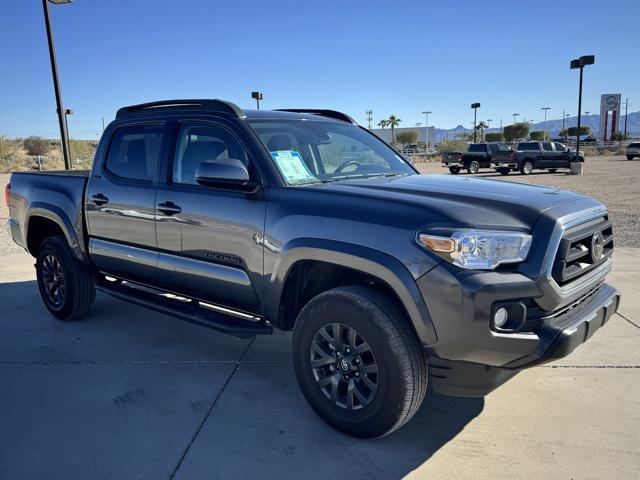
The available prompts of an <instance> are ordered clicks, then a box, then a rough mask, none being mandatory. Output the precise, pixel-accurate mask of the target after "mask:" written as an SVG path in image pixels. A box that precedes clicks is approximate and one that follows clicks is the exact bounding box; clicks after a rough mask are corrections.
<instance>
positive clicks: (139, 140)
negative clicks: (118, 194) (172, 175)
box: [105, 125, 163, 182]
mask: <svg viewBox="0 0 640 480" xmlns="http://www.w3.org/2000/svg"><path fill="white" fill-rule="evenodd" d="M162 129H163V127H162V126H161V125H136V126H131V127H122V128H119V129H118V130H116V132H115V134H114V135H113V138H112V140H111V145H110V146H109V154H108V155H107V161H106V165H105V166H106V169H107V170H108V171H109V172H111V173H113V174H114V175H116V176H118V177H120V178H125V179H129V180H139V181H147V182H151V181H153V179H154V178H155V175H156V171H157V169H158V157H159V154H160V144H161V141H162Z"/></svg>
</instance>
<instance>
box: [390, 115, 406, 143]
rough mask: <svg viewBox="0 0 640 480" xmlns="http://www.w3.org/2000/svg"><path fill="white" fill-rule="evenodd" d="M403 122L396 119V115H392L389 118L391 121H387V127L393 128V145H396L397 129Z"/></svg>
mask: <svg viewBox="0 0 640 480" xmlns="http://www.w3.org/2000/svg"><path fill="white" fill-rule="evenodd" d="M401 121H402V120H400V119H399V118H398V117H396V116H395V115H391V116H390V117H389V120H387V125H389V126H390V127H391V143H396V132H395V128H396V127H397V126H398V125H400V122H401Z"/></svg>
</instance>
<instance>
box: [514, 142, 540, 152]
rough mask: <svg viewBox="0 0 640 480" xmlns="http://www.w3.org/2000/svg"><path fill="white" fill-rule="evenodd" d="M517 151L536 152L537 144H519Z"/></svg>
mask: <svg viewBox="0 0 640 480" xmlns="http://www.w3.org/2000/svg"><path fill="white" fill-rule="evenodd" d="M518 150H535V151H538V150H539V148H538V144H537V143H519V144H518Z"/></svg>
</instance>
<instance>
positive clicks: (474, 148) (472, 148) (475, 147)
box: [467, 143, 487, 153]
mask: <svg viewBox="0 0 640 480" xmlns="http://www.w3.org/2000/svg"><path fill="white" fill-rule="evenodd" d="M467 151H468V152H475V153H482V152H486V151H487V146H486V145H484V144H482V143H472V144H471V145H469V149H468V150H467Z"/></svg>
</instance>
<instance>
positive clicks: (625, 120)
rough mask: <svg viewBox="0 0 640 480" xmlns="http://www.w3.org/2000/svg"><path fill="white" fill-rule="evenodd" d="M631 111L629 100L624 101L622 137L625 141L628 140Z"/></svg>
mask: <svg viewBox="0 0 640 480" xmlns="http://www.w3.org/2000/svg"><path fill="white" fill-rule="evenodd" d="M628 111H629V99H628V98H627V99H626V100H625V101H624V136H623V137H622V139H623V140H626V139H627V112H628Z"/></svg>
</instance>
